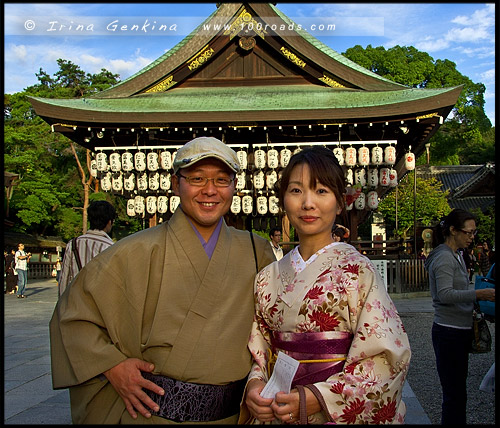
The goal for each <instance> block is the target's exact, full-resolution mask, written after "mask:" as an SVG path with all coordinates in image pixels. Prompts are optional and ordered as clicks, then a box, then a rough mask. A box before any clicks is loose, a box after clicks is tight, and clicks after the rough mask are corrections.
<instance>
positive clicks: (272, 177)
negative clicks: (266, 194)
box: [266, 170, 278, 190]
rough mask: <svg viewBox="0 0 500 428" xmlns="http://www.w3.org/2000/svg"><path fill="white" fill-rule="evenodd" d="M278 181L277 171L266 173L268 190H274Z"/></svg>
mask: <svg viewBox="0 0 500 428" xmlns="http://www.w3.org/2000/svg"><path fill="white" fill-rule="evenodd" d="M277 181H278V173H277V172H276V171H274V170H273V171H267V172H266V187H267V188H268V189H271V190H272V189H274V185H275V184H276V182H277Z"/></svg>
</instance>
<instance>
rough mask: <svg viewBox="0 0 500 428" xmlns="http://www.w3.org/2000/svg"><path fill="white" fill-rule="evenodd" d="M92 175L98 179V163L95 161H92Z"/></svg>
mask: <svg viewBox="0 0 500 428" xmlns="http://www.w3.org/2000/svg"><path fill="white" fill-rule="evenodd" d="M90 175H91V176H92V177H94V178H97V161H96V160H95V159H92V160H91V161H90Z"/></svg>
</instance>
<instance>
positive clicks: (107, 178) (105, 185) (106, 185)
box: [101, 172, 111, 192]
mask: <svg viewBox="0 0 500 428" xmlns="http://www.w3.org/2000/svg"><path fill="white" fill-rule="evenodd" d="M101 189H102V190H104V191H105V192H109V191H110V190H111V172H105V173H104V174H103V176H102V178H101Z"/></svg>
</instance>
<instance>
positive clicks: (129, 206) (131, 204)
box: [127, 199, 135, 217]
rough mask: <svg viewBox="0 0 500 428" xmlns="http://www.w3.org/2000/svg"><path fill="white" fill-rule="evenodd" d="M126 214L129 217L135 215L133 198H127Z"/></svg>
mask: <svg viewBox="0 0 500 428" xmlns="http://www.w3.org/2000/svg"><path fill="white" fill-rule="evenodd" d="M127 215H128V216H130V217H133V216H135V200H134V199H128V200H127Z"/></svg>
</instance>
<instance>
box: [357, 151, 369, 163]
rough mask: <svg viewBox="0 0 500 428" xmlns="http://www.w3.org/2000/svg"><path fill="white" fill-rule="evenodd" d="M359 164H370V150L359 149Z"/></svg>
mask: <svg viewBox="0 0 500 428" xmlns="http://www.w3.org/2000/svg"><path fill="white" fill-rule="evenodd" d="M358 160H359V164H360V165H363V166H366V165H368V164H369V163H370V149H369V148H368V147H365V146H363V147H360V148H359V149H358Z"/></svg>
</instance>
